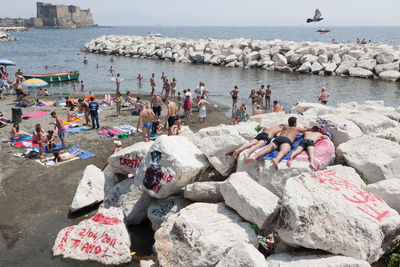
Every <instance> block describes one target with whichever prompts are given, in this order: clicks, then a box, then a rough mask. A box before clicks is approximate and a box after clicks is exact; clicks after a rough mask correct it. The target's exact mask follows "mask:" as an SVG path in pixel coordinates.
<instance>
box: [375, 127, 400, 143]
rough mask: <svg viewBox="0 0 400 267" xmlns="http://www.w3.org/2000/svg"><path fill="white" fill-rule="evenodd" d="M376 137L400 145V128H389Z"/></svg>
mask: <svg viewBox="0 0 400 267" xmlns="http://www.w3.org/2000/svg"><path fill="white" fill-rule="evenodd" d="M376 137H380V138H384V139H387V140H389V141H392V142H395V143H398V144H400V126H399V127H394V128H387V129H385V130H383V131H381V132H379V133H378V134H377V135H376Z"/></svg>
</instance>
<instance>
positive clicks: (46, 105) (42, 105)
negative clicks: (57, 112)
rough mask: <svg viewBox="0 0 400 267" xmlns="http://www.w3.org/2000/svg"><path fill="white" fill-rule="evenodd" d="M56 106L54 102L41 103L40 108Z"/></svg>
mask: <svg viewBox="0 0 400 267" xmlns="http://www.w3.org/2000/svg"><path fill="white" fill-rule="evenodd" d="M52 105H54V101H41V103H40V104H39V105H38V106H39V107H48V106H52Z"/></svg>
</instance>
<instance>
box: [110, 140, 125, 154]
mask: <svg viewBox="0 0 400 267" xmlns="http://www.w3.org/2000/svg"><path fill="white" fill-rule="evenodd" d="M114 145H115V148H114V151H113V154H115V153H117V152H118V151H121V150H122V149H124V148H123V147H122V143H121V141H118V140H115V141H114Z"/></svg>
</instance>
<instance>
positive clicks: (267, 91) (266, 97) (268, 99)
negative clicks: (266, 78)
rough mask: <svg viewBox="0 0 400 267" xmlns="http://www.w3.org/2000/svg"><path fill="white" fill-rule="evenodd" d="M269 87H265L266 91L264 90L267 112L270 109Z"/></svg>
mask: <svg viewBox="0 0 400 267" xmlns="http://www.w3.org/2000/svg"><path fill="white" fill-rule="evenodd" d="M271 93H272V91H271V85H269V84H268V85H267V89H266V90H265V108H266V109H267V110H269V109H270V108H271Z"/></svg>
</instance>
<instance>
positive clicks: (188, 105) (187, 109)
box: [183, 94, 192, 123]
mask: <svg viewBox="0 0 400 267" xmlns="http://www.w3.org/2000/svg"><path fill="white" fill-rule="evenodd" d="M183 109H184V111H185V113H186V117H187V119H188V121H189V123H190V122H192V116H191V109H192V100H191V98H190V95H189V94H186V99H185V103H184V104H183Z"/></svg>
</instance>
